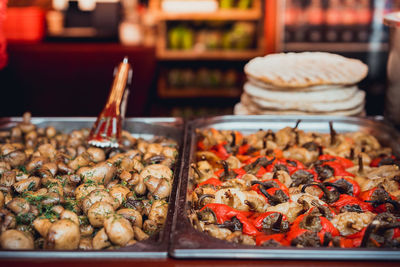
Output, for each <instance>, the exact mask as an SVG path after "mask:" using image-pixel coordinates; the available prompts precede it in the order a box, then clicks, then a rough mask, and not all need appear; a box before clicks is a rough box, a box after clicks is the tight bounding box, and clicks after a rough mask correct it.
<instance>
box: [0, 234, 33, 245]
mask: <svg viewBox="0 0 400 267" xmlns="http://www.w3.org/2000/svg"><path fill="white" fill-rule="evenodd" d="M0 242H1V248H2V249H14V250H15V249H34V242H33V238H32V236H30V235H29V234H28V233H25V232H22V231H18V230H13V229H12V230H7V231H5V232H3V233H2V234H1V236H0Z"/></svg>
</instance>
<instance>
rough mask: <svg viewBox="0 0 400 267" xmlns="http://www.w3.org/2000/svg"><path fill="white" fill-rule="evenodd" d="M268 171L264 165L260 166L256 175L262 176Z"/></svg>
mask: <svg viewBox="0 0 400 267" xmlns="http://www.w3.org/2000/svg"><path fill="white" fill-rule="evenodd" d="M266 173H267V170H266V169H265V168H264V167H260V169H258V172H257V173H256V177H258V178H261V177H263V176H264V174H266Z"/></svg>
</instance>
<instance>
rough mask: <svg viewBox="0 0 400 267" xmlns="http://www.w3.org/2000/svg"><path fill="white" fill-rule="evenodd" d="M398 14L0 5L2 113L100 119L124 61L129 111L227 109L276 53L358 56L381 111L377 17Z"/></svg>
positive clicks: (75, 3)
mask: <svg viewBox="0 0 400 267" xmlns="http://www.w3.org/2000/svg"><path fill="white" fill-rule="evenodd" d="M397 10H400V1H396V0H286V1H284V0H268V1H263V0H140V1H139V0H8V1H6V0H0V62H5V60H4V59H5V58H4V55H5V52H6V54H7V57H8V60H7V63H6V65H5V67H4V68H3V69H1V70H0V89H1V90H0V92H1V93H2V95H1V97H0V116H20V115H22V113H23V112H25V111H28V110H29V111H31V112H32V114H33V115H34V116H97V114H98V113H99V112H100V111H101V109H102V107H103V105H104V103H105V101H106V98H107V95H108V92H109V89H110V86H111V83H112V79H113V69H114V66H115V65H117V64H118V63H119V62H120V61H121V60H122V58H123V57H124V56H125V55H127V56H128V57H129V60H130V61H131V63H132V65H133V85H132V87H131V94H130V96H129V102H128V110H127V116H183V117H196V116H211V115H223V114H232V109H233V105H234V104H235V103H237V102H238V101H239V97H240V94H241V93H242V87H243V82H244V79H245V78H244V73H243V66H244V65H245V64H246V62H248V61H249V60H250V59H251V58H254V57H256V56H263V55H265V54H267V53H274V52H283V51H327V52H334V53H338V54H342V55H344V56H348V57H354V58H359V59H361V60H362V61H363V62H365V63H367V64H368V65H369V68H370V71H369V75H368V77H367V79H365V80H364V81H363V82H362V83H361V85H360V87H361V89H363V90H365V91H366V92H367V113H368V115H379V114H382V113H383V102H384V94H385V88H386V61H387V51H388V29H387V28H386V27H385V26H384V25H383V23H382V20H383V15H384V14H386V13H389V12H392V11H397ZM1 28H2V29H3V30H1ZM4 40H6V45H5V43H4ZM2 58H3V60H2ZM0 65H1V64H0ZM0 68H1V66H0Z"/></svg>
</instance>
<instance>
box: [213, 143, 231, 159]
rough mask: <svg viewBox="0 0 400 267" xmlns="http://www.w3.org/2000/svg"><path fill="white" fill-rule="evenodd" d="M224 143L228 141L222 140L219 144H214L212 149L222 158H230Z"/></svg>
mask: <svg viewBox="0 0 400 267" xmlns="http://www.w3.org/2000/svg"><path fill="white" fill-rule="evenodd" d="M224 145H226V142H222V143H220V144H218V145H215V146H213V147H212V148H211V149H210V151H211V152H213V153H214V154H215V155H216V156H217V157H219V158H220V159H222V160H226V159H227V158H229V156H230V154H229V153H228V152H227V151H226V149H225V147H224Z"/></svg>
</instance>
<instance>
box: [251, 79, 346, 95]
mask: <svg viewBox="0 0 400 267" xmlns="http://www.w3.org/2000/svg"><path fill="white" fill-rule="evenodd" d="M247 80H248V81H249V82H250V83H251V84H253V85H255V86H257V87H260V88H265V89H268V90H272V91H292V92H293V91H294V92H314V91H323V90H333V89H336V88H339V87H347V86H346V85H315V86H309V87H277V86H274V85H272V84H268V83H265V82H263V81H261V80H258V79H257V78H254V77H251V76H247ZM350 86H352V85H350Z"/></svg>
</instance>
